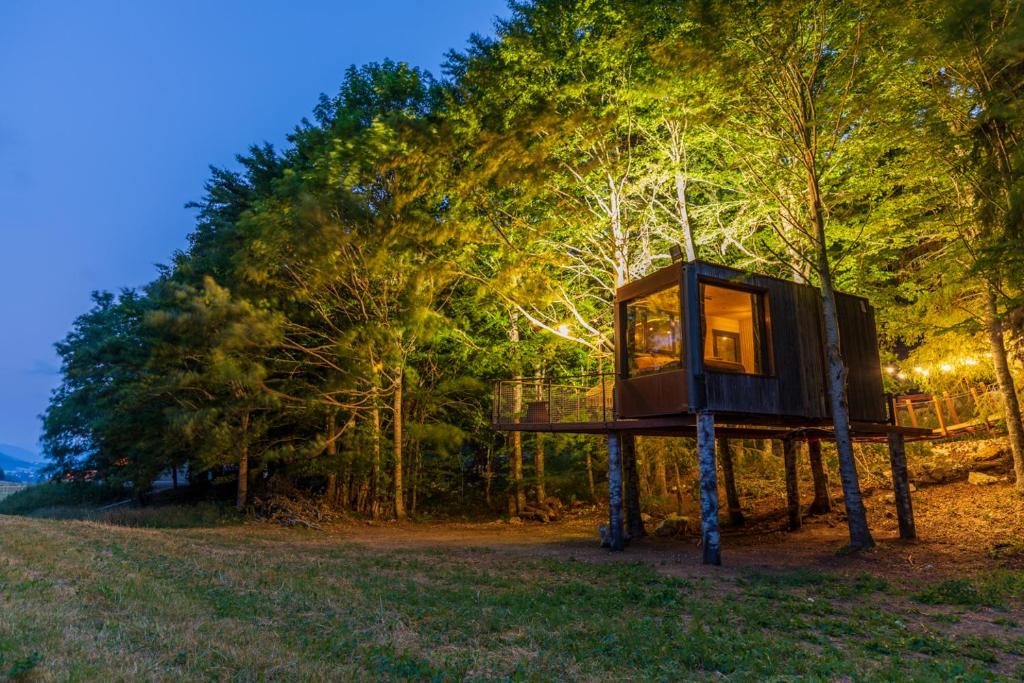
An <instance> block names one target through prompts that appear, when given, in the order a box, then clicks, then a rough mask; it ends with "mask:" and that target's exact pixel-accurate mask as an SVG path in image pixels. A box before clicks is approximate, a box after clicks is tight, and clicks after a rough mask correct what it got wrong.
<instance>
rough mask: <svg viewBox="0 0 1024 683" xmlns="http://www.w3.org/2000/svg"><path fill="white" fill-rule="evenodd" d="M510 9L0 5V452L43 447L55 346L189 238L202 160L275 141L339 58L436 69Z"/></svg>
mask: <svg viewBox="0 0 1024 683" xmlns="http://www.w3.org/2000/svg"><path fill="white" fill-rule="evenodd" d="M507 14H508V12H507V9H506V6H505V0H444V1H439V2H429V1H427V0H418V1H417V0H388V1H385V2H365V1H362V2H356V1H353V0H336V1H335V2H328V1H326V0H324V1H315V2H313V1H308V2H284V1H283V0H281V1H271V0H249V1H245V2H243V1H241V0H206V1H203V0H146V1H145V2H129V1H127V0H126V1H124V2H114V1H111V0H93V1H90V2H76V1H71V0H66V1H56V2H47V1H45V0H4V1H3V2H0V321H2V327H0V329H2V333H0V443H9V444H15V445H18V446H22V447H24V448H27V449H30V450H33V451H35V450H38V444H37V442H38V439H39V433H40V423H39V417H38V416H39V415H40V414H41V413H42V412H43V410H44V409H45V408H46V402H47V398H48V396H49V393H50V391H51V390H52V389H53V387H54V386H56V384H57V381H58V379H59V376H58V369H59V361H58V358H57V356H56V353H55V352H54V349H53V343H54V342H55V341H58V340H59V339H61V338H62V337H63V336H64V335H65V334H66V333H67V332H68V330H69V328H70V326H71V323H72V321H73V320H74V319H75V317H76V316H77V315H79V314H81V313H83V312H84V311H86V310H87V309H88V307H89V305H90V301H89V294H90V292H91V291H93V290H117V289H119V288H121V287H125V286H128V287H134V286H139V285H142V284H144V283H145V282H147V281H149V280H150V279H152V278H153V276H154V275H155V273H156V269H155V264H157V263H162V262H166V261H167V260H168V258H169V257H170V255H171V254H172V252H173V251H174V250H176V249H181V248H183V247H184V246H185V244H186V235H187V234H188V233H189V232H190V230H191V228H192V223H193V219H194V215H193V213H192V212H191V211H188V210H186V209H185V208H184V205H185V203H186V202H188V201H190V200H194V199H198V198H200V197H201V196H202V192H203V182H204V181H205V180H206V178H207V176H208V166H209V165H210V164H214V165H218V166H231V167H233V162H234V155H235V154H236V153H238V152H243V151H245V150H246V148H247V147H248V146H249V145H250V144H253V143H258V142H261V141H264V140H267V141H270V142H272V143H274V144H275V145H277V146H280V145H281V144H282V143H283V141H284V137H285V135H286V134H287V133H288V132H289V131H290V130H291V129H292V127H293V126H294V125H296V124H297V123H298V122H299V121H300V119H301V118H302V117H303V116H307V115H308V114H309V113H310V111H311V110H312V108H313V105H314V104H315V103H316V100H317V97H318V96H319V94H320V93H328V94H333V93H334V92H335V91H336V89H337V86H338V85H339V84H340V82H341V78H342V75H343V72H344V70H345V68H346V67H348V66H349V65H351V64H363V63H366V62H372V61H381V60H383V59H385V58H389V57H390V58H391V59H394V60H396V61H405V62H408V63H410V64H412V65H415V66H420V67H423V68H426V69H428V70H430V71H431V72H433V73H434V74H435V75H440V74H439V66H440V65H441V63H442V62H443V60H444V54H445V52H446V51H447V50H449V49H451V48H462V47H464V46H465V44H466V40H467V38H468V37H469V36H470V34H472V33H481V34H485V35H486V34H492V33H493V28H494V20H495V18H496V17H497V16H503V15H507Z"/></svg>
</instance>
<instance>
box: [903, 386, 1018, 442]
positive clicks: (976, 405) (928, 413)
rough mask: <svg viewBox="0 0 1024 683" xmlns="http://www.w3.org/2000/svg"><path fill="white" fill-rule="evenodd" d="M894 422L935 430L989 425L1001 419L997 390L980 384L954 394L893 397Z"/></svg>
mask: <svg viewBox="0 0 1024 683" xmlns="http://www.w3.org/2000/svg"><path fill="white" fill-rule="evenodd" d="M893 407H894V408H895V410H896V424H898V425H900V426H901V427H920V428H923V429H931V430H932V431H934V432H935V433H936V434H941V435H943V436H948V435H949V434H952V433H957V432H965V431H972V430H976V429H986V428H991V427H993V426H994V425H995V423H996V422H998V421H999V420H1000V419H1002V416H1003V404H1002V400H1001V398H1000V396H999V390H998V389H997V388H993V387H987V386H985V385H980V386H977V387H970V388H969V389H968V390H967V391H962V392H959V393H955V394H950V393H942V394H913V395H908V396H897V397H895V398H894V400H893Z"/></svg>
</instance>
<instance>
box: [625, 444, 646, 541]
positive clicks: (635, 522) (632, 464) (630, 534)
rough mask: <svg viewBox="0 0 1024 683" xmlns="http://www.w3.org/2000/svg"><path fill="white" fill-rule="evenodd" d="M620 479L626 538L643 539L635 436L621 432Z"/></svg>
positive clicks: (644, 533) (643, 530)
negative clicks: (621, 482)
mask: <svg viewBox="0 0 1024 683" xmlns="http://www.w3.org/2000/svg"><path fill="white" fill-rule="evenodd" d="M621 447H622V478H623V486H624V489H625V496H624V497H625V513H626V538H628V539H634V538H643V537H644V536H646V535H647V531H646V530H645V529H644V521H643V519H642V518H641V516H640V514H641V511H640V473H639V472H637V469H636V436H635V435H633V434H631V433H629V432H623V433H622V436H621Z"/></svg>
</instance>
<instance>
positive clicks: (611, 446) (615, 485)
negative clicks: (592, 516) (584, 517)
mask: <svg viewBox="0 0 1024 683" xmlns="http://www.w3.org/2000/svg"><path fill="white" fill-rule="evenodd" d="M608 539H609V547H610V548H611V549H612V550H622V548H623V546H624V540H623V537H622V441H621V438H620V434H619V433H618V432H608Z"/></svg>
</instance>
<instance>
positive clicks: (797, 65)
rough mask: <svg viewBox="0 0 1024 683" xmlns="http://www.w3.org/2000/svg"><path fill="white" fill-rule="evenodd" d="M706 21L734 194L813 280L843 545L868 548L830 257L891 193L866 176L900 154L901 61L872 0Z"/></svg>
mask: <svg viewBox="0 0 1024 683" xmlns="http://www.w3.org/2000/svg"><path fill="white" fill-rule="evenodd" d="M714 17H715V20H716V21H717V22H718V24H717V25H718V26H720V27H721V28H720V33H718V34H717V35H712V40H711V41H710V42H709V43H708V44H709V45H710V46H712V47H713V50H714V51H713V52H712V53H711V55H710V56H709V58H711V59H714V60H716V62H715V63H716V64H719V65H720V66H721V67H722V68H721V70H720V76H721V78H723V79H724V80H725V82H726V83H727V84H728V89H729V90H731V91H732V92H733V93H734V94H735V99H734V101H733V102H731V103H729V104H728V105H727V108H726V109H724V110H723V111H722V112H721V115H722V116H723V117H724V124H723V126H722V135H724V136H726V137H727V139H728V141H729V144H731V145H733V146H734V147H735V148H736V149H737V150H738V152H739V154H737V155H736V158H738V159H742V160H743V163H744V167H743V171H744V174H743V176H742V179H741V182H742V185H741V188H740V191H741V192H742V193H744V194H745V195H746V196H747V197H748V200H749V201H751V202H756V203H757V204H759V205H760V206H763V207H767V209H768V210H767V211H766V212H765V216H766V218H765V223H766V224H767V225H768V226H770V230H769V231H768V233H767V235H766V236H765V238H763V239H762V240H761V244H760V246H761V248H762V249H765V250H766V251H768V252H769V253H771V254H774V256H775V259H776V260H777V261H778V262H780V263H782V264H785V265H786V266H788V267H791V268H793V269H794V270H795V271H796V272H797V273H809V274H810V275H811V276H812V277H813V279H814V280H815V281H816V283H817V284H818V286H819V287H820V290H821V299H822V309H823V322H824V337H825V350H826V356H827V379H828V397H829V405H830V408H831V413H832V419H833V425H834V428H835V435H836V445H837V449H838V453H839V467H840V478H841V481H842V486H843V494H844V502H845V505H846V509H847V520H848V525H849V530H850V543H851V546H852V547H854V548H865V547H870V546H872V545H873V544H874V541H873V539H872V537H871V534H870V531H869V530H868V527H867V517H866V513H865V510H864V506H863V502H862V499H861V494H860V486H859V482H858V475H857V467H856V463H855V461H854V457H853V444H852V439H851V435H850V421H849V407H848V401H847V396H846V377H847V368H846V366H845V364H844V362H843V355H842V350H841V340H840V337H839V321H838V314H837V309H836V300H835V271H834V264H835V262H837V261H838V260H839V259H841V258H842V255H843V253H844V250H845V248H849V246H850V242H848V241H846V239H844V238H846V237H847V235H849V234H850V232H852V231H849V228H850V227H854V230H857V228H858V227H859V228H861V232H862V233H865V234H863V235H862V236H861V239H865V238H866V237H870V235H871V227H872V226H871V224H870V218H869V220H868V221H865V220H864V215H865V213H867V215H868V216H869V217H870V215H871V212H872V211H873V210H874V209H875V206H876V205H878V204H879V203H880V202H882V201H884V200H885V198H886V197H887V196H888V194H889V193H888V192H887V190H886V187H885V186H882V187H879V186H878V183H877V182H875V183H871V182H869V176H870V175H871V174H876V173H878V169H880V168H885V167H886V165H887V163H888V160H889V159H890V158H891V157H892V155H893V154H894V153H897V152H898V145H899V141H900V139H901V136H900V135H899V134H898V130H899V128H898V125H893V124H894V123H896V122H897V121H898V117H897V112H899V111H901V110H900V109H899V108H893V107H892V106H891V105H892V103H893V102H892V101H890V100H888V99H887V98H888V97H889V96H890V94H891V92H892V91H891V89H890V88H889V84H890V83H891V82H892V80H893V77H894V73H895V70H896V69H897V68H899V65H900V64H901V62H900V60H899V58H898V57H894V56H893V55H892V54H891V53H890V52H889V51H888V50H887V48H888V47H889V46H890V45H891V43H890V42H887V41H888V40H889V36H888V35H887V32H886V31H885V30H884V26H885V25H886V22H885V20H884V19H885V17H884V13H883V8H882V7H881V6H879V5H876V4H871V3H858V4H850V3H845V2H821V3H813V4H807V3H803V2H778V3H771V4H767V5H759V6H750V7H748V8H746V9H745V11H737V9H736V8H735V6H733V5H726V4H722V5H720V6H719V7H718V8H717V13H716V14H715V15H714ZM868 36H870V39H869V38H868ZM718 51H720V54H719V52H718ZM894 150H896V151H895V152H894ZM774 216H781V217H782V219H783V220H781V221H780V220H775V219H774ZM865 226H866V229H865ZM874 227H875V229H878V227H880V226H874ZM881 227H884V226H881ZM854 234H856V233H854Z"/></svg>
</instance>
